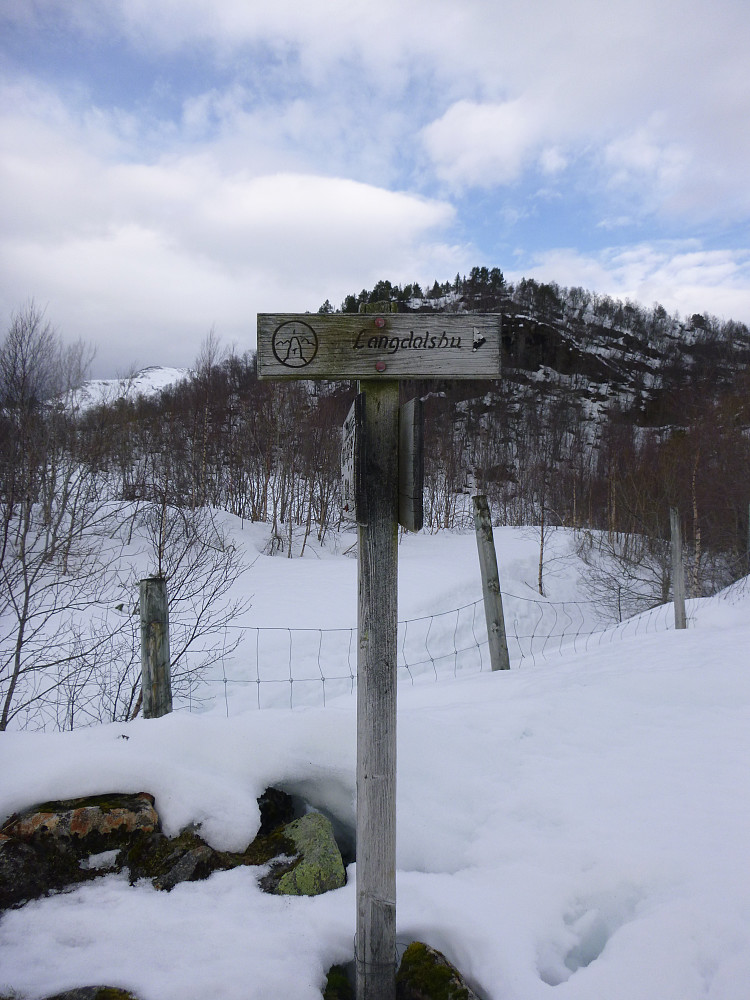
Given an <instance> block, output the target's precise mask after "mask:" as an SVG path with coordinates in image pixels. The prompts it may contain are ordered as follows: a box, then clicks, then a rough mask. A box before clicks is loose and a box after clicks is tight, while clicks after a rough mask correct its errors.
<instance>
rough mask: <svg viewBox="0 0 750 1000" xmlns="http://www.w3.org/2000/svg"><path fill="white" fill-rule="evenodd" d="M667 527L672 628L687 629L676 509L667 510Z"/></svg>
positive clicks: (683, 578) (678, 516) (680, 541)
mask: <svg viewBox="0 0 750 1000" xmlns="http://www.w3.org/2000/svg"><path fill="white" fill-rule="evenodd" d="M669 527H670V530H671V535H672V588H673V591H674V627H675V628H687V617H686V615H685V570H684V568H683V565H682V531H681V530H680V515H679V513H678V511H677V508H676V507H670V508H669Z"/></svg>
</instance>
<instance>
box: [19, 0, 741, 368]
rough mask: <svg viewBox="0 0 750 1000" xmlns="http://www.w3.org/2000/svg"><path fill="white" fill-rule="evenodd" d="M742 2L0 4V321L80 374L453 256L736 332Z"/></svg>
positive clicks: (237, 341) (173, 353)
mask: <svg viewBox="0 0 750 1000" xmlns="http://www.w3.org/2000/svg"><path fill="white" fill-rule="evenodd" d="M749 50H750V17H748V14H747V5H746V3H745V0H711V2H709V0H610V2H608V3H606V4H603V3H600V2H598V0H568V2H567V3H565V4H561V3H560V2H559V0H532V2H529V0H523V2H521V0H507V2H505V3H503V4H500V3H497V2H494V0H462V2H461V3H460V4H457V3H456V2H455V0H450V2H448V0H398V2H396V0H378V3H376V4H373V3H363V2H361V0H347V2H346V3H343V2H341V0H307V2H305V3H301V2H298V0H275V2H274V3H271V4H268V3H264V4H261V3H258V2H256V0H179V2H178V0H148V2H146V0H66V2H65V3H64V4H63V3H60V2H59V0H22V2H18V0H2V2H1V3H0V329H1V330H5V329H6V328H7V325H8V323H9V321H10V318H11V316H12V315H13V313H14V312H15V311H16V310H18V309H19V308H22V307H23V306H24V305H25V304H26V303H28V302H29V301H32V300H33V301H34V302H35V304H36V305H37V306H38V307H40V308H43V309H46V315H47V317H48V319H49V320H50V321H51V322H52V323H53V324H54V325H55V326H56V327H57V328H58V330H59V331H60V333H61V336H62V337H63V338H64V339H66V340H76V339H78V338H83V339H84V340H85V341H87V342H88V343H90V344H92V345H93V346H95V348H96V352H97V353H96V358H95V361H94V366H93V369H92V374H93V375H97V376H101V377H114V376H116V375H122V374H126V373H127V372H129V371H131V370H133V369H135V368H140V367H143V366H145V365H151V364H163V365H172V366H177V367H182V366H189V365H190V364H192V362H193V361H194V360H195V358H196V356H197V354H198V352H199V350H200V345H201V343H202V342H203V340H204V339H205V337H206V336H207V335H208V333H209V331H211V330H213V331H214V333H215V335H216V336H217V337H218V338H219V339H220V341H221V342H222V343H223V344H224V345H226V346H227V347H232V348H234V349H236V350H238V351H239V352H242V351H244V350H247V349H252V348H253V347H254V344H255V329H256V314H257V312H259V311H260V312H295V311H307V310H310V311H316V310H317V309H318V308H319V306H320V305H322V304H323V302H324V301H325V300H326V299H328V300H330V302H331V303H333V305H334V306H338V305H339V304H340V303H341V301H342V300H343V298H344V296H345V295H347V294H348V293H350V292H355V293H356V292H358V291H359V290H360V289H361V288H371V287H372V286H373V285H374V284H375V282H376V281H377V280H379V279H381V278H386V279H388V280H389V281H391V282H392V283H394V284H406V283H409V282H414V281H419V282H420V283H421V284H422V285H425V284H427V285H431V284H432V282H433V281H434V280H436V279H437V280H438V281H441V282H442V281H446V280H452V278H453V277H454V276H455V275H456V273H461V274H464V273H468V271H469V270H470V269H471V268H472V267H474V266H488V267H499V268H500V269H501V270H502V271H503V273H504V274H505V275H506V277H507V278H508V279H509V280H518V279H519V278H520V277H522V276H526V277H533V278H536V279H537V280H540V281H556V282H557V283H558V284H560V285H561V286H574V285H580V286H583V287H585V288H588V289H590V290H592V291H595V292H599V293H606V294H610V295H613V296H615V297H619V298H621V299H625V298H631V299H633V300H635V301H638V302H640V303H642V304H644V305H646V306H651V305H653V303H654V302H657V301H658V302H660V303H661V304H663V305H664V306H665V307H666V308H667V309H668V310H669V311H670V312H679V313H680V314H681V315H688V316H689V315H691V314H692V313H693V312H707V313H709V314H712V315H715V316H718V317H719V318H720V319H730V318H732V319H736V320H739V321H742V322H745V323H750V232H749V231H748V223H749V222H750V185H748V183H747V164H748V163H749V162H750V128H748V122H750V64H749V63H748V60H747V52H748V51H749Z"/></svg>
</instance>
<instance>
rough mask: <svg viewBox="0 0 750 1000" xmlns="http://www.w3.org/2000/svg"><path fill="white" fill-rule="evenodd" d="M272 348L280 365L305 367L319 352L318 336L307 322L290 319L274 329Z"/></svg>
mask: <svg viewBox="0 0 750 1000" xmlns="http://www.w3.org/2000/svg"><path fill="white" fill-rule="evenodd" d="M271 348H272V350H273V356H274V357H275V358H276V360H277V361H278V362H279V364H280V365H283V366H284V367H285V368H304V367H305V366H306V365H309V364H310V362H311V361H312V360H313V358H314V357H315V355H316V354H317V353H318V337H317V334H316V333H315V331H314V330H313V328H312V327H311V326H308V325H307V323H303V322H301V321H300V320H288V321H287V322H286V323H282V324H281V325H280V326H277V327H276V329H275V330H274V332H273V338H272V339H271Z"/></svg>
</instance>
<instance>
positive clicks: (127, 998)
mask: <svg viewBox="0 0 750 1000" xmlns="http://www.w3.org/2000/svg"><path fill="white" fill-rule="evenodd" d="M46 1000H138V997H137V996H136V995H135V993H129V992H128V991H127V990H121V989H119V988H118V987H117V986H79V987H78V988H77V989H74V990H66V991H65V992H64V993H56V994H55V995H54V996H53V997H46Z"/></svg>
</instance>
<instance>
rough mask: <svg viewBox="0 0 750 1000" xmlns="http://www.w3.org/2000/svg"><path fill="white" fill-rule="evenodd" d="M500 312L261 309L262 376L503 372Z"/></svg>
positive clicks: (378, 376) (459, 375) (456, 375)
mask: <svg viewBox="0 0 750 1000" xmlns="http://www.w3.org/2000/svg"><path fill="white" fill-rule="evenodd" d="M500 350H501V317H500V315H499V314H471V313H469V314H465V315H459V314H453V313H429V314H428V313H379V314H376V315H369V314H364V313H362V314H360V313H336V314H333V315H318V314H314V313H309V314H308V313H301V314H300V313H259V314H258V378H261V379H264V378H273V379H318V378H325V379H368V380H372V379H383V380H390V379H411V378H448V379H454V378H458V379H461V378H499V377H500Z"/></svg>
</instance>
